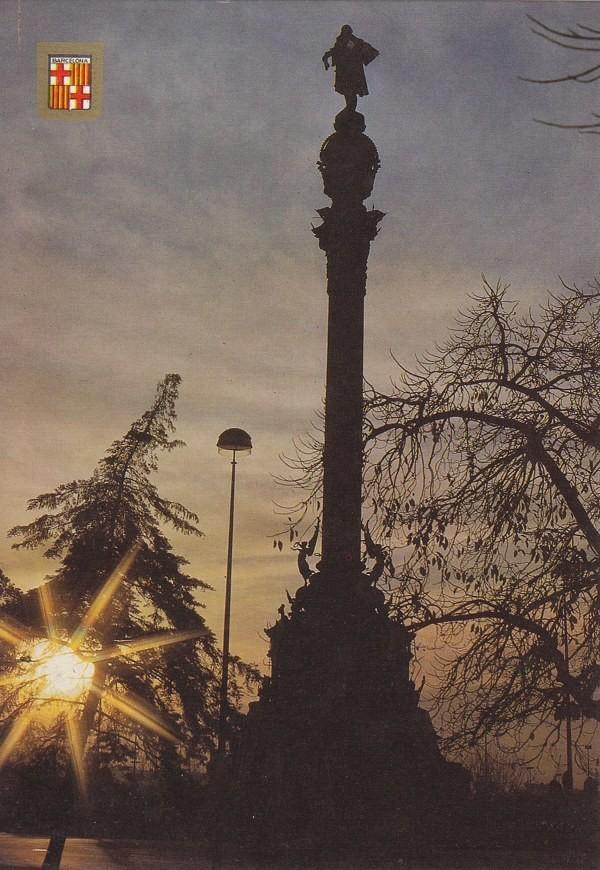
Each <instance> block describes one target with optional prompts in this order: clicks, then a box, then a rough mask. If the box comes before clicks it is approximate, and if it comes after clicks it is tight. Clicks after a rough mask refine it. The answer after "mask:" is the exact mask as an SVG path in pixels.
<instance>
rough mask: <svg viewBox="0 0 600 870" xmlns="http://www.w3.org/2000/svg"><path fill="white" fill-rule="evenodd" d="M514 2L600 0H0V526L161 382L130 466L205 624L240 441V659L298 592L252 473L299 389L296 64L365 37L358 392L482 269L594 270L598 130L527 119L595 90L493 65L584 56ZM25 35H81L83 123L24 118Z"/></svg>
mask: <svg viewBox="0 0 600 870" xmlns="http://www.w3.org/2000/svg"><path fill="white" fill-rule="evenodd" d="M527 13H529V14H532V15H534V16H536V17H539V18H541V19H543V20H544V21H545V22H546V23H548V24H549V25H551V26H555V27H560V26H563V27H564V26H567V25H574V24H575V23H582V24H588V25H592V26H596V27H600V3H577V4H575V3H560V2H557V3H516V2H506V3H493V2H489V3H488V2H485V3H484V2H463V3H452V2H414V3H413V2H375V0H369V2H355V3H349V2H348V3H347V2H328V0H321V2H308V0H307V2H290V0H287V2H260V0H252V2H245V0H239V2H201V0H197V2H192V0H188V2H176V0H171V2H165V0H156V2H151V0H115V2H112V0H94V2H88V3H81V2H75V0H71V2H54V0H21V2H17V0H4V2H2V3H1V4H0V41H1V47H2V50H1V52H0V65H1V74H2V83H3V86H2V97H1V98H0V99H1V101H2V109H3V111H2V115H3V123H2V126H1V128H0V137H1V140H2V158H3V159H2V166H3V183H2V186H1V188H0V208H1V209H2V217H3V232H2V235H1V236H0V246H1V248H2V253H3V275H2V318H1V327H0V328H1V329H2V337H1V341H0V359H1V366H2V379H1V381H0V390H1V407H2V427H1V429H0V439H1V445H0V461H1V463H2V481H3V487H4V492H3V497H2V500H1V503H0V529H2V530H6V529H8V528H9V527H10V526H12V525H14V524H16V523H23V522H26V521H28V519H33V516H32V515H30V514H28V513H27V511H26V509H25V508H26V502H27V500H28V499H29V498H31V497H33V496H35V495H37V494H38V493H40V492H44V491H49V490H51V489H53V488H54V487H55V486H57V485H58V484H60V483H62V482H66V481H69V480H72V479H74V478H82V477H87V476H89V475H90V474H91V472H92V470H93V468H94V466H95V464H96V462H97V461H98V459H99V458H100V457H101V455H102V453H103V451H104V450H105V448H106V447H107V446H108V445H109V444H110V443H111V441H112V440H113V439H115V438H117V437H120V436H121V435H122V434H124V433H125V431H126V430H127V429H128V426H129V423H130V422H131V421H132V420H133V419H134V418H135V417H137V416H138V415H139V414H140V413H141V412H143V411H144V410H145V409H146V408H147V407H148V405H149V404H150V403H151V401H152V398H153V395H154V389H155V385H156V383H157V382H158V380H159V379H160V378H161V377H162V376H163V375H164V374H165V373H167V372H178V373H179V374H180V375H181V376H182V378H183V383H182V389H181V398H180V401H179V405H178V420H179V423H178V432H177V434H178V436H179V437H181V438H182V439H184V440H185V441H186V442H187V447H186V448H184V449H182V450H179V451H176V452H174V453H173V454H171V455H169V456H166V457H165V458H164V460H163V462H162V466H161V471H160V474H159V475H158V477H157V481H156V482H157V484H158V486H159V488H160V490H161V491H162V492H163V494H164V495H165V496H167V497H169V498H172V499H175V500H178V501H181V502H183V503H184V504H186V505H188V506H189V507H190V508H192V509H193V510H195V511H196V512H197V513H198V515H199V516H200V527H201V528H202V529H203V531H204V532H205V534H206V536H205V537H204V538H203V539H201V540H195V539H194V540H192V539H189V538H185V537H183V536H180V535H177V534H173V535H172V540H173V543H174V547H175V550H176V551H177V552H180V553H181V554H183V555H185V556H186V557H187V558H188V559H189V561H190V572H191V573H193V574H194V575H196V576H198V577H200V578H202V579H204V580H206V581H207V582H209V583H210V584H211V585H213V586H214V587H215V591H214V592H213V593H208V594H206V596H205V597H204V603H205V604H206V615H207V619H208V621H209V624H210V625H211V627H213V629H215V631H216V633H217V634H218V636H219V637H220V635H221V627H222V626H221V623H222V608H223V593H224V573H225V557H226V538H227V509H228V505H227V500H228V494H229V465H228V462H227V458H226V457H223V456H219V455H218V454H217V450H216V446H215V444H216V440H217V437H218V435H219V433H220V432H221V431H222V430H223V429H226V428H228V427H230V426H239V427H242V428H244V429H247V430H248V432H250V433H251V435H252V437H253V440H254V444H255V450H254V452H253V454H252V456H251V457H249V458H247V459H244V460H243V463H240V466H239V476H238V481H239V486H238V500H237V539H236V549H235V563H234V599H233V625H232V648H233V651H234V652H236V653H238V654H240V655H242V656H243V657H245V658H246V659H247V660H251V661H254V662H256V663H258V664H259V665H261V666H263V665H265V664H266V658H265V657H266V651H267V644H266V639H265V637H264V635H263V628H264V626H265V625H267V624H269V623H272V622H273V621H274V619H275V617H276V610H277V607H278V606H279V604H280V603H281V602H282V601H284V600H285V590H286V589H288V590H289V591H290V592H293V591H294V590H295V589H296V588H297V587H298V585H300V578H299V576H298V574H297V572H296V568H295V558H294V554H292V553H290V552H287V553H286V552H285V551H284V553H283V554H279V553H277V552H275V551H274V550H273V548H272V543H273V542H272V536H273V535H274V534H276V533H277V532H278V531H279V530H280V529H281V527H282V523H283V520H282V518H281V517H278V516H277V515H276V511H275V508H274V503H275V502H279V501H285V500H286V499H289V498H290V497H291V495H290V493H288V492H287V491H283V492H282V491H281V490H280V488H279V487H278V486H277V485H276V484H275V482H274V480H273V475H277V474H280V473H281V472H282V465H281V463H280V460H279V455H280V454H281V453H290V452H291V451H292V441H293V439H294V438H295V437H298V436H300V435H301V434H302V433H303V432H305V431H306V430H307V429H308V428H309V427H310V423H311V419H313V417H314V413H315V411H316V410H318V409H319V407H320V405H321V401H322V396H323V392H324V368H325V340H326V333H325V324H326V305H327V297H326V293H325V277H324V275H325V260H324V255H323V253H322V252H321V251H319V248H318V244H317V242H316V240H315V239H314V237H313V235H312V233H311V222H315V223H316V222H317V221H318V216H317V215H316V214H315V209H317V208H321V207H323V206H325V205H327V204H328V200H327V199H326V198H325V196H324V195H323V193H322V188H321V183H320V177H319V174H318V171H317V168H316V161H317V159H318V153H319V147H320V144H321V142H322V141H323V139H325V137H326V136H328V135H329V133H330V132H331V131H332V126H331V125H332V119H333V117H334V115H335V114H336V112H338V111H339V110H340V108H341V107H342V105H343V100H342V98H340V97H339V95H336V94H335V93H334V91H333V88H332V74H331V71H330V72H329V73H326V72H325V70H324V69H323V65H322V63H321V56H322V54H323V52H324V51H325V50H326V49H328V48H330V47H331V45H332V44H333V42H334V40H335V36H336V35H337V33H338V32H339V30H340V27H341V25H342V24H345V23H348V24H350V25H351V26H352V27H353V28H354V30H355V32H356V33H357V34H358V35H359V36H361V37H362V38H364V39H366V40H367V41H368V42H370V43H371V44H372V45H374V46H375V47H376V48H378V49H379V51H380V57H379V58H378V59H377V60H376V61H375V62H373V63H372V64H371V65H370V66H369V67H368V69H367V77H368V82H369V89H370V91H371V94H370V95H369V96H368V97H366V98H364V99H363V100H360V101H359V110H360V111H362V112H363V113H364V114H365V116H366V120H367V134H368V135H369V136H370V137H371V138H372V139H373V141H374V142H375V143H376V145H377V147H378V149H379V153H380V156H381V161H382V168H381V170H380V172H379V175H378V178H377V180H376V183H375V189H374V196H373V200H372V201H369V203H368V205H369V206H370V205H371V204H374V205H375V206H376V207H377V208H379V209H380V210H381V211H384V212H386V217H385V219H384V221H383V224H382V229H381V233H380V236H379V237H378V239H377V240H376V241H375V243H374V244H373V246H372V250H371V257H370V262H369V276H368V292H367V324H366V348H365V373H366V375H367V377H368V378H369V380H371V381H372V382H374V383H375V384H377V385H378V386H380V387H384V386H385V385H386V382H387V380H388V378H389V376H390V375H391V374H392V373H393V363H392V361H391V358H390V351H393V353H394V354H395V356H396V357H398V358H399V359H401V360H402V361H404V362H406V363H408V364H410V363H411V361H412V360H413V359H414V356H415V354H418V353H420V352H423V351H425V350H427V348H428V347H430V346H431V344H432V342H434V341H435V340H437V339H441V338H443V336H444V334H445V332H446V330H447V328H448V324H449V323H450V322H451V320H452V318H453V317H454V316H455V314H456V313H457V312H458V310H459V309H460V308H464V307H465V306H466V305H467V304H468V296H469V294H471V293H474V292H477V290H478V289H479V287H480V285H481V278H480V275H481V273H482V272H483V273H485V275H486V276H487V278H488V280H489V281H490V282H492V283H495V282H496V281H497V280H502V281H505V282H507V283H510V284H511V285H512V295H513V297H514V298H515V299H519V300H522V301H523V302H524V303H525V304H533V305H535V304H536V302H538V301H539V300H541V299H543V297H544V294H545V293H546V292H547V291H548V290H552V289H557V288H558V286H559V279H558V276H559V275H561V276H562V277H563V278H564V279H565V280H566V281H568V282H578V283H581V284H584V283H585V282H586V280H588V279H591V278H592V277H593V276H594V275H595V274H596V273H597V272H598V271H599V270H598V263H597V246H598V224H597V215H596V212H597V201H598V197H597V174H598V159H599V157H600V139H599V138H598V137H596V136H593V135H581V134H577V133H575V132H567V131H562V130H557V129H552V128H549V127H544V126H542V125H539V124H536V123H534V121H533V118H534V117H538V118H547V119H550V120H555V121H564V122H577V121H588V120H590V119H591V112H592V111H594V110H597V109H598V91H599V89H600V83H597V84H596V85H577V84H573V83H569V84H564V85H553V86H541V85H534V84H528V83H525V82H523V81H520V80H519V78H518V77H519V76H533V77H541V78H542V77H553V76H556V75H558V74H562V73H565V72H569V71H574V70H576V69H578V68H580V67H581V65H582V63H587V61H588V60H589V58H590V56H584V58H583V61H582V56H581V54H579V53H576V52H569V51H566V50H565V49H561V48H559V47H555V46H552V45H549V44H548V43H545V42H544V41H543V40H541V39H540V38H539V37H536V36H535V35H534V34H532V33H531V31H530V26H529V22H528V20H527V17H526V16H527ZM50 41H60V42H78V41H79V42H102V43H103V44H104V102H103V111H102V115H101V117H100V118H98V119H95V120H90V121H87V122H73V123H65V122H61V121H59V120H47V119H45V118H41V117H39V116H38V114H37V109H36V92H35V85H36V68H35V60H36V44H37V43H38V42H50ZM591 57H592V61H593V59H594V58H596V57H597V55H591ZM590 65H591V64H590ZM11 543H12V542H11V541H10V540H9V539H8V538H6V536H5V535H4V534H3V536H2V537H1V538H0V567H2V568H3V569H4V570H5V572H6V573H7V574H8V575H9V576H10V577H11V578H12V579H13V580H14V581H15V582H17V583H18V584H19V585H20V586H22V587H23V588H29V587H31V586H35V585H38V584H39V583H40V582H41V580H42V579H43V577H44V574H45V573H47V572H48V571H50V570H52V568H53V566H52V564H51V563H49V562H48V561H47V560H45V559H44V558H43V556H42V555H41V553H36V552H26V551H23V552H16V551H14V550H12V549H11Z"/></svg>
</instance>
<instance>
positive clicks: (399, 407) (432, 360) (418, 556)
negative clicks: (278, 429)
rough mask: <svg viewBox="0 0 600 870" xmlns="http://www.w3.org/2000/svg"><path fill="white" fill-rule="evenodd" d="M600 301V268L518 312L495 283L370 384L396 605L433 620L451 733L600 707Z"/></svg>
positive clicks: (369, 463)
mask: <svg viewBox="0 0 600 870" xmlns="http://www.w3.org/2000/svg"><path fill="white" fill-rule="evenodd" d="M599 300H600V284H598V283H597V282H596V283H594V285H593V286H592V287H590V288H589V291H587V292H584V291H581V290H579V289H577V288H569V287H566V286H564V292H561V294H559V295H556V296H553V297H551V298H550V299H549V301H548V302H547V304H546V305H545V306H544V307H543V308H542V310H541V311H540V313H539V315H537V316H534V315H533V314H532V313H531V312H528V313H525V314H521V313H519V309H518V306H517V304H515V303H513V302H510V301H509V300H508V298H507V288H503V287H500V286H498V287H495V288H494V287H492V286H490V285H489V284H488V283H487V282H485V283H484V288H483V294H482V295H480V296H479V297H476V298H475V304H474V306H473V307H472V309H471V310H470V311H469V312H467V314H465V315H463V316H462V317H461V318H460V320H459V321H458V323H457V327H456V328H455V329H454V330H453V331H452V332H451V335H450V338H449V339H448V340H447V342H446V343H445V344H444V345H443V346H442V347H440V348H438V349H437V350H436V351H435V352H434V353H432V354H429V355H428V356H426V357H424V358H423V359H422V360H421V361H420V362H419V363H418V366H417V369H416V371H414V372H412V371H409V370H407V369H406V368H404V367H403V366H401V365H398V370H399V377H398V379H397V382H396V383H395V384H394V385H393V390H392V391H391V392H389V393H382V392H379V391H377V390H375V389H373V388H369V390H368V392H367V396H366V427H367V428H366V445H367V447H366V449H367V453H366V471H365V478H366V479H365V495H366V502H367V506H368V507H369V508H370V509H372V520H371V523H372V525H373V528H377V530H378V532H379V534H380V536H381V537H382V538H383V539H384V540H386V541H387V542H388V543H389V547H390V553H391V554H392V555H393V561H394V562H396V563H397V568H396V569H392V572H393V574H394V575H395V576H394V578H393V581H392V585H391V609H392V612H393V613H395V614H396V615H397V617H398V618H399V619H402V620H403V621H404V622H405V624H406V626H407V627H408V628H409V630H411V631H412V632H415V633H416V632H418V631H420V630H421V629H423V628H425V627H427V626H432V625H433V626H438V628H439V632H440V638H439V644H438V658H437V664H438V666H439V670H440V681H439V684H438V691H437V707H438V711H439V713H440V715H441V716H442V719H443V721H444V723H445V725H446V728H447V733H448V735H449V739H450V743H454V744H455V745H461V744H463V745H464V744H466V743H472V742H476V741H477V740H478V739H480V737H481V736H482V735H483V734H484V733H486V732H492V733H495V734H496V735H499V736H503V735H504V736H506V735H513V736H514V735H515V734H516V733H517V731H519V732H520V733H522V732H523V727H522V726H526V728H527V729H528V730H529V732H534V731H535V728H536V727H537V726H538V725H539V724H541V723H546V724H548V723H554V724H555V725H556V723H557V721H558V720H560V719H561V718H563V717H564V716H565V715H566V713H567V712H568V713H569V714H570V715H571V716H578V717H579V716H583V717H590V718H596V719H597V718H600V702H599V701H598V700H596V699H595V696H594V690H595V688H596V686H597V683H598V677H599V676H600V665H599V655H598V639H599V634H600V632H599V625H600V622H599V620H598V616H599V615H600V601H599V598H598V568H599V566H600V499H599V493H600V331H599V327H600V308H599V305H598V303H599ZM389 564H391V561H389ZM515 729H516V730H515ZM551 730H552V729H551ZM551 730H550V731H547V732H546V737H547V738H549V737H550V734H551Z"/></svg>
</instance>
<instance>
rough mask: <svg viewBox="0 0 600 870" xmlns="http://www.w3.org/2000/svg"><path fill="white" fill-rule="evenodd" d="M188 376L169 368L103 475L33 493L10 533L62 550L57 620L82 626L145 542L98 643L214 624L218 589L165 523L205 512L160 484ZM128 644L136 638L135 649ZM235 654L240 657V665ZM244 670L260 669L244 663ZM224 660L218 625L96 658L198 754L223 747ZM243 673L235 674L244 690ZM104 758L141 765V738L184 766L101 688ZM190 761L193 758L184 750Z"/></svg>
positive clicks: (94, 704)
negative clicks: (135, 755)
mask: <svg viewBox="0 0 600 870" xmlns="http://www.w3.org/2000/svg"><path fill="white" fill-rule="evenodd" d="M179 384H180V377H179V376H178V375H175V374H171V375H167V376H166V377H165V378H164V380H163V381H161V382H160V383H159V385H158V388H157V392H156V397H155V400H154V402H153V404H152V406H151V407H150V408H149V409H148V410H147V411H146V412H145V413H144V414H142V416H141V417H139V418H138V419H137V420H136V421H135V422H134V423H133V424H132V425H131V427H130V428H129V430H128V431H127V433H126V434H125V435H124V436H123V437H122V438H120V439H118V440H116V441H114V442H113V444H112V445H111V446H110V448H109V449H108V451H107V452H106V454H105V456H104V457H103V458H102V459H101V460H100V462H99V464H98V466H97V468H96V470H95V471H94V473H93V474H92V475H91V477H89V478H87V479H84V480H74V481H71V482H70V483H67V484H62V485H61V486H58V487H57V488H56V489H55V490H53V491H52V492H49V493H44V494H42V495H39V496H38V497H37V498H34V499H32V500H31V501H30V502H29V504H28V508H29V509H30V510H34V511H43V513H42V514H41V516H39V517H38V518H37V519H35V520H34V521H33V522H31V523H29V524H27V525H19V526H15V527H14V528H13V529H11V530H10V532H9V534H10V535H11V536H13V537H16V538H19V542H18V543H17V544H15V545H14V546H15V547H16V548H22V547H26V548H36V547H40V546H45V547H46V552H45V555H46V556H48V557H49V558H52V559H58V560H60V565H59V567H58V569H57V570H56V571H55V572H54V573H53V574H52V575H51V576H50V577H49V578H48V580H47V582H48V585H49V588H50V589H51V591H52V599H53V601H54V608H55V619H56V622H57V625H58V626H59V629H60V631H63V632H65V634H66V635H70V634H71V633H72V632H73V631H74V629H76V628H77V626H78V625H79V623H80V621H81V618H82V616H83V615H84V613H86V611H87V610H88V608H89V605H90V603H91V602H92V601H93V600H94V597H95V596H96V594H97V593H98V591H99V590H100V589H101V587H102V586H103V584H104V583H105V582H106V580H107V578H108V577H109V576H110V575H111V572H113V571H114V570H115V569H116V567H117V566H118V564H119V562H120V561H121V560H122V559H123V557H124V556H125V554H127V553H128V552H129V551H131V549H132V548H133V547H137V548H138V549H137V554H136V556H135V558H134V560H133V562H132V564H131V566H130V567H129V569H128V570H127V573H126V576H125V578H124V580H123V582H122V584H121V585H120V588H119V592H118V594H116V595H115V597H114V600H113V601H112V602H111V604H110V606H108V607H107V608H106V610H105V611H104V612H103V614H102V616H101V618H100V619H99V620H98V621H97V622H96V624H95V625H94V627H93V630H92V631H91V632H90V634H89V636H88V643H89V645H90V646H91V648H98V647H100V646H101V647H106V646H111V645H114V644H119V643H122V642H127V641H129V640H132V639H135V638H137V637H139V636H141V635H145V634H147V633H154V632H157V631H161V630H169V629H172V630H185V629H196V628H198V629H202V628H204V627H205V623H204V619H203V617H202V616H201V614H200V613H199V612H198V608H199V606H200V605H199V602H198V601H197V598H196V594H197V593H198V592H199V591H201V590H206V589H208V588H209V587H208V586H207V584H206V583H204V582H202V581H201V580H198V579H196V578H194V577H192V576H190V575H189V574H188V573H187V572H186V571H185V566H186V560H185V559H184V558H183V557H182V556H179V555H177V554H175V553H174V552H173V549H172V546H171V544H170V542H169V540H168V538H167V537H166V535H165V532H164V527H165V526H166V525H170V526H171V527H172V528H174V529H175V530H176V531H178V532H182V533H183V534H189V535H201V534H202V533H201V532H200V530H199V529H198V526H197V522H198V518H197V516H196V515H195V514H194V513H193V511H191V510H189V509H187V508H186V507H184V506H183V505H181V504H179V503H177V502H174V501H170V500H168V499H166V498H164V497H163V496H162V495H161V494H160V493H159V491H158V489H157V488H156V486H155V484H154V483H153V482H152V480H151V477H152V475H153V474H154V473H155V472H156V471H157V469H158V460H159V455H160V454H161V453H164V452H170V451H171V450H173V449H175V448H177V447H181V446H183V442H181V441H178V440H175V439H174V438H173V437H172V436H173V433H174V430H175V419H176V414H175V402H176V399H177V395H178V389H179ZM124 649H125V648H124ZM235 663H236V662H235V660H234V665H235ZM238 665H239V666H238V667H237V669H235V671H234V672H235V674H237V675H239V674H243V676H244V678H253V677H254V674H253V672H252V669H249V668H248V669H244V666H243V665H241V664H239V663H238ZM219 670H220V660H219V653H218V650H217V647H216V645H215V639H214V636H213V635H212V633H211V632H210V631H208V630H207V631H206V633H205V634H204V635H203V636H202V637H200V638H199V639H197V640H188V641H185V642H183V643H178V644H176V645H173V646H167V647H163V648H160V649H148V650H145V651H143V652H139V653H137V654H126V655H123V656H121V657H119V658H118V659H113V660H110V661H106V662H100V663H98V664H97V665H96V672H95V682H96V684H97V685H99V686H100V687H101V688H103V689H106V690H109V691H111V692H115V693H118V694H122V693H128V692H130V693H134V694H135V695H136V696H137V698H138V699H140V700H141V701H142V702H144V703H146V704H147V705H148V706H149V707H151V708H152V709H153V710H156V711H157V712H158V713H159V714H161V715H162V716H163V718H164V719H165V720H166V721H167V722H168V723H169V724H170V727H171V728H172V729H173V730H174V731H175V732H176V733H177V734H178V736H179V737H180V738H181V739H182V743H183V745H185V748H186V752H187V753H189V754H190V755H191V756H193V757H195V758H196V759H199V760H206V758H207V755H208V752H209V750H210V748H211V746H212V741H213V736H214V730H215V726H216V716H217V713H218V711H217V706H218V679H217V678H218V672H219ZM237 691H239V683H236V681H235V679H234V680H233V682H232V696H234V695H235V693H236V692H237ZM83 721H84V729H85V732H86V733H90V732H91V734H92V739H91V740H90V746H91V756H92V762H93V764H94V765H95V766H96V767H98V766H102V764H103V762H106V761H110V763H111V764H112V765H113V766H114V765H119V764H124V765H127V764H128V763H130V760H131V754H132V751H133V750H132V747H133V746H134V745H135V747H136V751H137V752H139V753H144V754H145V755H146V758H147V760H148V763H150V764H151V765H153V766H161V765H163V764H165V763H166V761H165V759H166V757H167V755H168V757H169V759H170V760H169V765H170V766H171V767H172V766H173V761H172V759H171V753H170V749H169V748H168V746H167V744H165V742H164V741H163V740H160V739H159V738H157V737H156V736H155V735H153V734H152V733H151V732H149V731H147V730H145V729H144V728H141V727H140V726H139V725H136V724H134V723H133V722H131V720H129V719H127V718H126V717H124V716H122V715H121V714H120V712H119V710H118V709H114V708H113V707H112V706H111V705H110V703H106V702H99V701H98V697H97V695H95V694H92V693H90V695H89V697H88V699H87V701H86V704H85V708H84V712H83ZM176 755H177V759H178V763H179V764H181V763H183V758H182V754H181V752H177V753H176Z"/></svg>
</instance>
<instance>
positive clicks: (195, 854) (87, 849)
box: [0, 833, 599, 870]
mask: <svg viewBox="0 0 600 870" xmlns="http://www.w3.org/2000/svg"><path fill="white" fill-rule="evenodd" d="M47 845H48V840H47V839H42V838H36V837H23V836H16V835H13V834H2V833H0V870H39V868H41V866H42V861H43V860H44V855H45V854H46V847H47ZM206 854H207V850H206V845H205V844H203V843H184V844H179V843H167V842H150V841H126V840H78V839H69V840H67V843H66V846H65V850H64V852H63V858H62V862H61V865H60V868H61V870H212V864H211V862H210V860H209V859H208V858H207V857H206ZM314 866H315V865H311V864H302V867H303V868H304V870H310V868H311V867H313V868H314ZM319 866H320V867H321V870H325V867H324V866H323V865H319ZM369 866H370V868H371V870H596V868H597V867H598V866H599V865H598V864H597V862H596V861H595V860H594V858H593V857H592V856H588V857H587V858H586V857H585V856H575V855H569V854H564V853H563V854H556V853H546V854H544V855H541V854H539V853H533V852H518V853H510V854H508V853H506V852H504V853H500V852H496V853H488V854H486V855H483V854H482V853H475V852H472V853H469V854H459V853H457V852H454V853H444V854H439V855H437V856H436V857H430V858H427V859H425V858H422V859H418V860H413V859H405V860H401V859H399V860H397V861H394V862H386V863H385V864H383V865H382V864H370V865H369V863H368V862H362V861H361V863H360V864H356V865H355V864H349V863H348V862H342V863H340V862H336V863H332V864H330V865H328V870H367V868H368V867H369ZM223 870H300V865H298V863H294V862H292V863H287V862H284V863H281V862H277V863H272V862H267V863H264V864H260V865H258V864H252V865H249V864H247V863H242V862H237V861H227V862H225V863H224V864H223Z"/></svg>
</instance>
